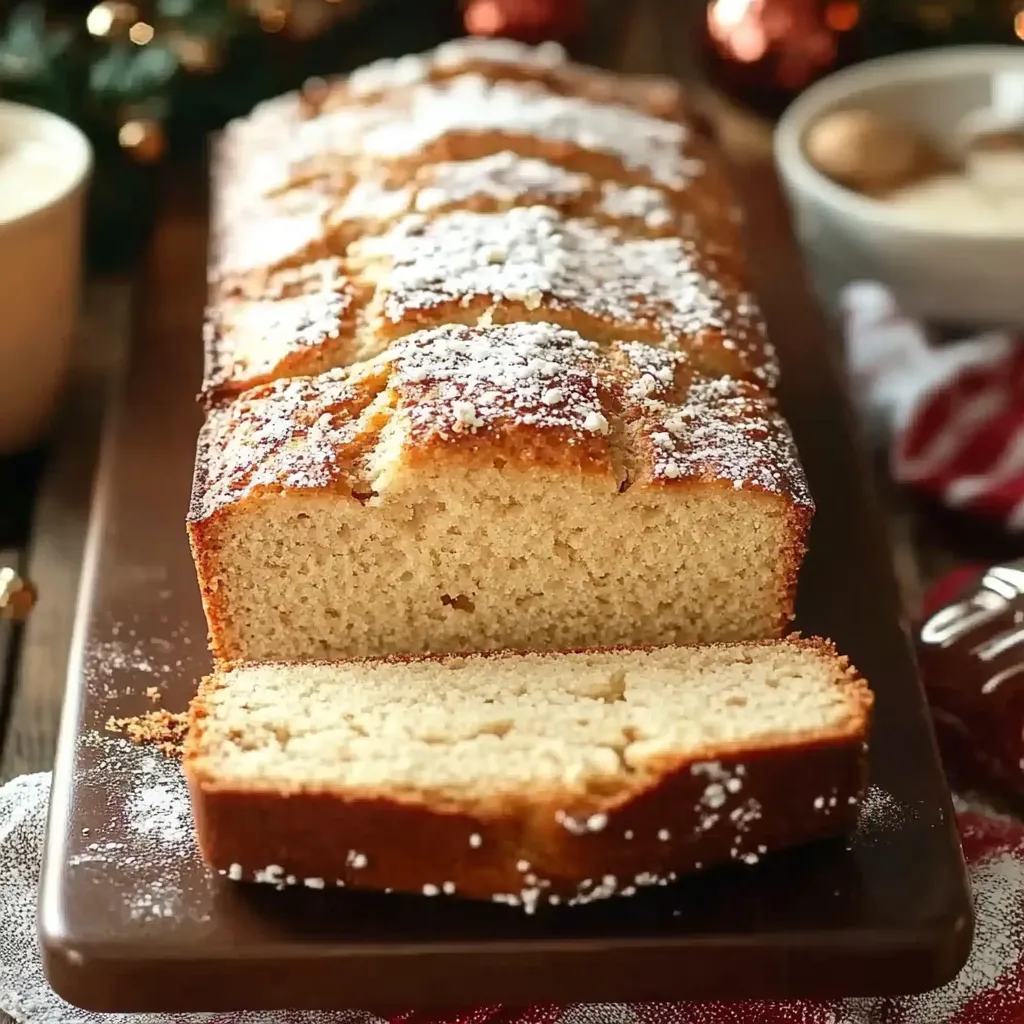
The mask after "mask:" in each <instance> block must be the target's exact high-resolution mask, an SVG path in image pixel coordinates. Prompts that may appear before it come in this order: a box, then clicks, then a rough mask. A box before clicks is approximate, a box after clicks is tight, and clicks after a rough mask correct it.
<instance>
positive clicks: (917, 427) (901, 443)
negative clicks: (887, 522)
mask: <svg viewBox="0 0 1024 1024" xmlns="http://www.w3.org/2000/svg"><path fill="white" fill-rule="evenodd" d="M892 465H893V470H894V473H895V475H896V477H897V479H899V480H902V481H904V482H907V483H910V484H913V485H914V486H915V487H916V488H918V489H919V490H921V491H923V492H925V493H927V494H929V495H931V496H932V497H934V498H936V499H938V500H939V501H943V502H946V503H947V504H950V505H953V506H954V507H958V508H960V509H961V510H963V511H965V512H968V513H971V514H974V515H979V516H982V517H984V518H986V519H996V520H999V521H1000V522H1003V523H1005V524H1007V525H1011V526H1013V527H1015V528H1018V529H1019V528H1021V526H1024V346H1020V347H1017V348H1015V349H1014V351H1013V352H1012V354H1011V355H1010V356H1009V357H1008V358H1007V359H1006V360H1005V361H1003V362H999V363H996V364H995V365H992V366H984V367H976V368H967V369H962V370H960V371H959V373H956V374H955V375H954V376H952V377H951V378H950V379H949V380H948V381H946V382H944V383H943V384H942V385H940V386H938V387H936V388H934V389H933V390H932V391H931V392H929V393H927V394H925V395H923V396H922V397H921V400H920V402H919V404H918V405H917V408H916V409H915V411H914V414H913V416H912V418H911V420H910V422H909V423H908V425H907V427H906V429H905V430H904V431H903V432H902V433H900V434H899V435H898V436H897V437H896V438H894V445H893V455H892ZM964 488H969V494H968V496H967V497H966V498H964V499H961V498H959V497H958V492H959V494H963V493H965V492H964V490H963V489H964ZM1018 521H1020V522H1018Z"/></svg>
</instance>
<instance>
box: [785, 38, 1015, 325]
mask: <svg viewBox="0 0 1024 1024" xmlns="http://www.w3.org/2000/svg"><path fill="white" fill-rule="evenodd" d="M997 70H1016V71H1018V72H1021V73H1024V47H1009V46H1006V47H1003V46H991V47H990V46H984V47H981V46H979V47H974V46H971V47H957V48H950V49H940V50H931V51H926V52H923V53H915V54H907V55H902V56H897V57H884V58H881V59H878V60H872V61H868V62H866V63H864V64H860V65H857V66H855V67H852V68H849V69H847V70H845V71H840V72H837V73H836V74H834V75H830V76H829V77H827V78H825V79H823V80H822V81H820V82H819V83H817V84H816V85H814V86H812V87H811V88H810V89H808V90H807V92H805V93H804V94H803V95H802V96H800V98H799V99H797V100H796V101H795V102H794V103H793V104H792V105H791V106H790V107H789V109H788V110H787V111H786V113H785V114H784V115H783V117H782V119H781V121H780V122H779V125H778V127H777V129H776V132H775V161H776V165H777V167H778V171H779V174H780V177H781V179H782V182H783V185H784V187H785V189H786V192H787V194H788V196H789V200H790V205H791V208H792V211H793V215H794V221H795V226H796V231H797V235H798V237H799V239H800V242H801V245H802V246H803V250H804V254H805V258H806V262H807V265H808V269H809V271H810V274H811V277H812V279H813V280H814V283H815V285H816V287H817V289H818V291H819V293H820V295H821V296H822V298H823V299H824V300H825V302H826V304H827V305H829V306H831V307H832V308H833V309H834V308H835V306H836V299H837V296H838V292H839V290H840V289H841V288H842V286H843V285H844V284H846V283H847V282H849V281H852V280H858V279H873V280H877V281H881V282H882V283H884V284H886V285H888V286H889V288H891V289H892V291H893V292H894V293H895V295H896V297H897V299H898V300H899V302H900V303H901V305H902V306H903V308H904V309H906V310H907V311H908V312H910V313H914V314H917V315H921V316H925V317H928V318H930V319H933V320H936V321H938V322H943V323H950V324H957V325H992V324H998V325H1014V326H1024V234H1021V235H1019V236H1018V235H1016V234H1010V233H1005V234H999V235H992V234H989V235H986V234H984V233H972V232H970V231H964V230H951V229H949V228H944V227H943V225H941V224H929V225H918V224H916V223H915V224H908V223H907V220H906V218H905V216H904V217H900V216H899V215H898V214H897V212H896V211H894V210H892V209H891V208H889V207H888V206H887V205H886V204H885V203H884V202H882V201H879V200H875V199H870V198H868V197H866V196H862V195H860V194H858V193H856V192H852V191H850V190H848V189H846V188H843V187H842V186H841V185H837V184H835V183H834V182H833V181H831V180H830V179H828V178H826V177H825V176H824V175H823V174H821V173H820V172H819V171H817V170H816V169H815V168H814V167H813V166H812V165H811V164H810V162H809V161H808V159H807V157H806V155H805V153H804V148H803V143H804V138H805V136H806V133H807V130H808V129H809V128H810V126H811V125H812V124H814V123H815V122H816V121H817V120H818V118H820V117H822V116H823V115H825V114H828V113H830V112H832V111H836V110H843V109H849V108H854V107H855V108H860V109H865V108H866V109H868V110H873V111H878V112H880V113H885V114H887V115H889V116H891V117H896V118H899V119H901V120H903V121H905V122H908V123H910V124H912V125H916V126H918V127H920V128H922V129H924V130H925V131H926V132H928V133H929V135H931V136H932V137H933V138H934V139H936V140H943V139H948V140H950V141H952V139H953V137H954V132H955V129H956V126H957V124H958V123H959V121H960V120H961V118H963V117H964V115H966V114H967V113H969V112H970V111H972V110H976V109H978V108H980V107H983V106H986V105H987V104H988V102H989V98H990V86H991V80H992V74H993V72H995V71H997Z"/></svg>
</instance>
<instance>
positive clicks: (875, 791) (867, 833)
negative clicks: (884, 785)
mask: <svg viewBox="0 0 1024 1024" xmlns="http://www.w3.org/2000/svg"><path fill="white" fill-rule="evenodd" d="M912 816H913V815H912V814H911V812H910V810H909V808H907V807H904V806H903V804H901V803H900V802H899V801H898V800H897V799H896V798H895V797H894V796H893V795H892V794H891V793H889V792H887V791H886V790H884V789H881V788H880V787H879V786H869V787H868V788H867V790H866V791H865V793H864V796H863V797H862V798H861V802H860V810H859V813H858V817H857V831H856V836H857V837H858V839H861V840H865V839H872V838H878V837H880V836H883V835H885V833H887V832H888V833H892V832H896V831H898V830H899V829H900V828H901V827H902V826H903V825H904V824H905V823H906V822H907V821H909V820H910V819H911V818H912Z"/></svg>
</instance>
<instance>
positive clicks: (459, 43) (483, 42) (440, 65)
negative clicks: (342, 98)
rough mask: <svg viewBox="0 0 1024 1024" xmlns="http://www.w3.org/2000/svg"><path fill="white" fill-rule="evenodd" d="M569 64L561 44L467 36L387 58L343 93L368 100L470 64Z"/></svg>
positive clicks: (351, 80) (357, 74) (364, 70)
mask: <svg viewBox="0 0 1024 1024" xmlns="http://www.w3.org/2000/svg"><path fill="white" fill-rule="evenodd" d="M566 61H567V57H566V53H565V50H564V49H563V48H562V47H561V46H559V44H558V43H553V42H547V43H543V44H541V45H540V46H527V45H525V44H523V43H518V42H516V41H514V40H512V39H500V38H494V39H489V38H480V37H476V36H467V37H466V38H463V39H452V40H449V41H448V42H446V43H442V44H441V45H440V46H439V47H437V49H435V50H432V51H430V52H428V53H415V54H406V55H404V56H402V57H397V58H388V57H385V58H383V59H382V60H376V61H373V62H372V63H371V64H366V65H365V66H363V67H361V68H357V69H356V70H355V71H353V72H352V74H351V75H349V77H348V78H347V79H346V80H345V82H344V94H345V95H347V96H351V97H353V98H362V99H366V98H369V97H370V96H374V95H376V94H378V93H381V92H385V91H390V90H392V89H401V88H405V87H407V86H410V85H417V84H419V83H421V82H425V81H427V80H428V79H429V78H430V77H431V76H432V75H434V74H437V73H439V72H445V73H450V72H452V71H456V70H458V69H460V68H461V67H464V66H465V65H467V64H469V63H488V64H493V65H495V66H498V67H500V66H501V65H513V66H515V67H520V68H536V69H538V70H547V69H551V68H555V67H558V66H559V65H562V64H565V63H566Z"/></svg>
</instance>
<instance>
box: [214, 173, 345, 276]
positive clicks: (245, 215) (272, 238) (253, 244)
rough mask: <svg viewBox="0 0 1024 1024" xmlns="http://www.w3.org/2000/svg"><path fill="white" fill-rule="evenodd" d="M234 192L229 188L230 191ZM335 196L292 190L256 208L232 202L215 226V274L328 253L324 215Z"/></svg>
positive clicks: (317, 257)
mask: <svg viewBox="0 0 1024 1024" xmlns="http://www.w3.org/2000/svg"><path fill="white" fill-rule="evenodd" d="M225 194H226V195H230V194H231V192H230V190H228V191H226V193H225ZM333 205H334V200H332V199H331V198H330V197H329V196H326V195H324V194H323V193H320V192H315V191H312V190H293V191H291V192H288V193H286V194H285V196H282V197H281V198H278V199H275V200H273V201H268V202H266V203H264V204H262V205H261V206H257V207H256V208H255V209H253V208H249V207H243V208H242V209H236V208H234V207H232V206H230V205H229V206H228V207H226V208H225V209H224V211H223V212H222V214H221V217H220V219H221V222H222V223H220V224H219V225H215V230H216V235H215V242H216V246H215V249H214V261H213V277H214V278H215V279H217V280H219V279H222V278H223V277H225V276H228V275H231V274H244V273H247V272H250V271H253V270H273V269H275V268H276V267H281V266H286V265H288V264H294V263H300V262H304V261H308V260H312V259H319V258H321V257H323V256H326V255H327V249H326V235H325V230H324V220H325V217H326V216H327V213H328V212H329V211H330V209H331V207H332V206H333Z"/></svg>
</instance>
